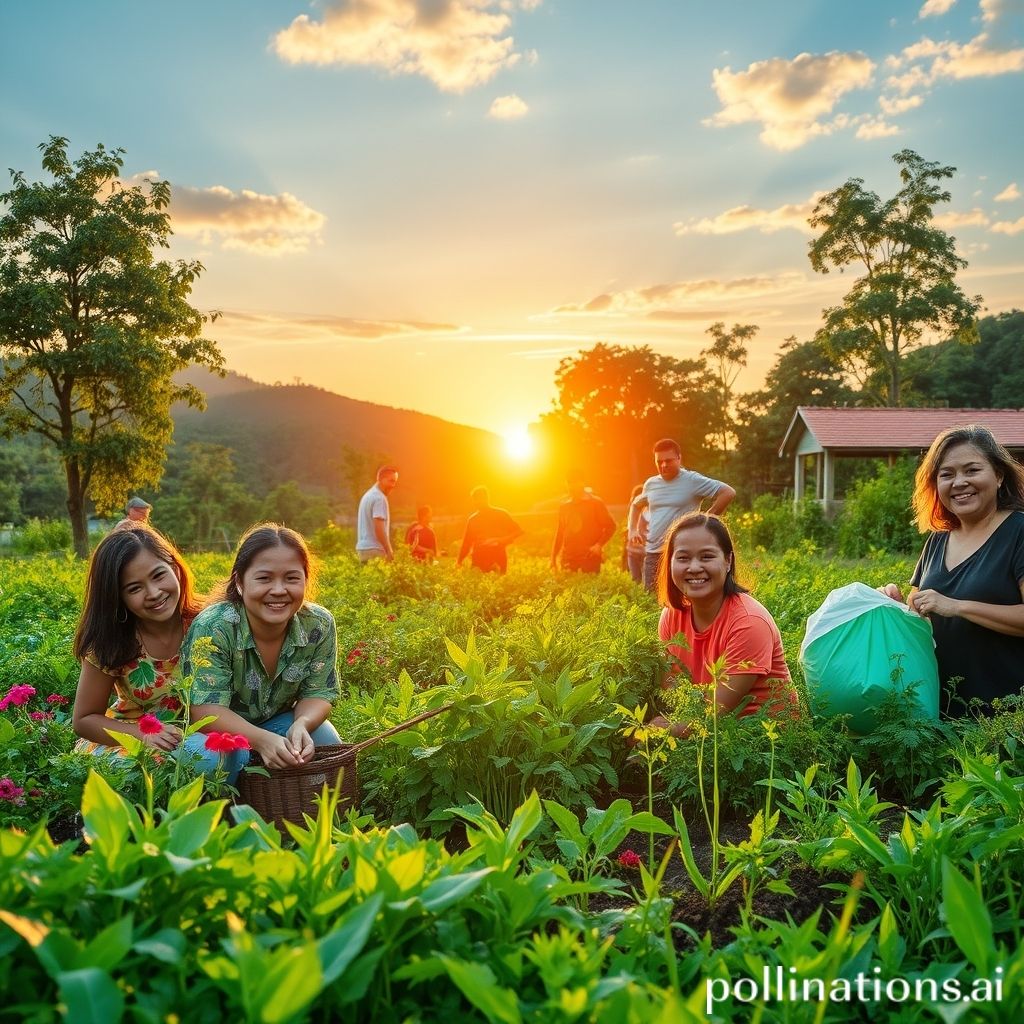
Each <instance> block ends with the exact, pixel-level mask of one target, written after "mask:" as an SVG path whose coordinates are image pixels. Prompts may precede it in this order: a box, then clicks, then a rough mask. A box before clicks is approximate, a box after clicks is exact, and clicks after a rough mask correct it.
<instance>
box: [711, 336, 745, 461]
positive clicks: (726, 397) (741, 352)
mask: <svg viewBox="0 0 1024 1024" xmlns="http://www.w3.org/2000/svg"><path fill="white" fill-rule="evenodd" d="M757 332H758V327H757V326H756V325H755V324H733V325H732V330H731V331H726V329H725V324H724V323H723V322H722V321H721V320H719V321H717V322H716V323H713V324H712V325H711V326H710V327H709V328H708V329H707V330H706V331H705V332H704V333H705V334H710V335H711V339H712V340H711V345H710V346H709V347H708V348H706V349H704V351H703V352H701V355H702V356H703V357H704V359H706V360H707V361H708V363H710V364H711V370H712V374H713V376H714V380H715V391H716V396H715V397H716V404H717V408H716V409H715V410H714V421H713V422H714V423H715V427H716V431H715V432H716V434H717V435H718V451H719V456H720V458H721V460H722V462H723V463H724V461H725V457H726V454H727V453H728V451H729V439H730V437H732V436H733V433H734V432H733V414H732V386H733V384H735V383H736V378H737V376H738V375H739V372H740V370H742V369H743V367H744V366H746V365H747V342H748V341H750V339H751V338H753V336H754V335H755V334H757Z"/></svg>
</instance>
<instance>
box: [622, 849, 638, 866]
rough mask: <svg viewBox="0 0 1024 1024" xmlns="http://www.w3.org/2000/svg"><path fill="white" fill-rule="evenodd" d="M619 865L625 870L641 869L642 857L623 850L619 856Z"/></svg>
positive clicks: (631, 851)
mask: <svg viewBox="0 0 1024 1024" xmlns="http://www.w3.org/2000/svg"><path fill="white" fill-rule="evenodd" d="M618 863H619V865H620V866H621V867H624V868H638V867H640V855H639V854H638V853H635V852H634V851H633V850H623V851H622V853H620V854H619V856H618Z"/></svg>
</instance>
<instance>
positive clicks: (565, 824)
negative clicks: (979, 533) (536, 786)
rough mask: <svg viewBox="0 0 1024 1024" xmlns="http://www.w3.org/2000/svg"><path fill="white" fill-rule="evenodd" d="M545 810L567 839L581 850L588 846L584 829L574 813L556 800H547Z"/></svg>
mask: <svg viewBox="0 0 1024 1024" xmlns="http://www.w3.org/2000/svg"><path fill="white" fill-rule="evenodd" d="M544 810H545V811H547V813H548V817H549V818H551V820H552V821H553V822H554V823H555V824H556V825H557V826H558V830H559V832H561V834H562V835H563V836H564V837H565V838H566V839H569V840H571V841H572V842H573V843H575V844H576V845H577V847H580V848H582V847H586V846H587V845H588V844H587V841H586V837H585V836H584V835H583V829H582V828H581V827H580V822H579V818H577V817H576V815H575V814H573V812H572V811H570V810H569V809H568V808H566V807H563V806H562V805H561V804H560V803H558V802H557V801H555V800H545V801H544Z"/></svg>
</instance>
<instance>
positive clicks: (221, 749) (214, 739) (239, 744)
mask: <svg viewBox="0 0 1024 1024" xmlns="http://www.w3.org/2000/svg"><path fill="white" fill-rule="evenodd" d="M206 749H207V750H209V751H210V753H212V754H230V753H231V751H233V750H248V749H249V741H248V740H247V739H246V738H245V737H244V736H239V735H236V734H234V733H230V732H208V733H207V734H206Z"/></svg>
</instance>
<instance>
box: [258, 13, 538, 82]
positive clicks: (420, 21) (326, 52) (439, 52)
mask: <svg viewBox="0 0 1024 1024" xmlns="http://www.w3.org/2000/svg"><path fill="white" fill-rule="evenodd" d="M540 2H541V0H518V2H513V0H327V2H326V3H325V4H324V5H323V16H322V20H320V21H315V20H313V19H312V18H310V17H309V16H308V15H305V14H301V15H299V16H298V17H297V18H296V19H295V20H294V21H293V22H292V23H291V24H290V25H289V26H288V27H287V28H285V29H282V30H281V31H280V32H278V33H277V35H275V36H274V38H273V40H272V42H271V47H272V49H273V50H274V51H275V52H276V53H277V54H278V56H279V57H281V58H282V59H283V60H285V61H287V62H288V63H290V64H344V65H353V66H361V67H376V68H382V69H383V70H385V71H387V72H389V73H390V74H393V75H422V76H423V77H425V78H427V79H429V80H430V81H431V82H433V83H434V84H435V85H436V86H437V87H438V88H439V89H441V90H442V91H444V92H454V93H461V92H465V91H466V90H467V89H471V88H473V87H474V86H478V85H482V84H483V83H484V82H488V81H490V79H492V78H493V77H494V76H495V75H496V74H497V73H498V72H499V71H500V70H501V69H502V68H508V67H512V66H513V65H515V64H517V63H518V62H519V61H520V60H521V58H522V54H520V53H519V52H517V51H516V49H515V40H514V39H513V37H512V36H511V35H509V34H508V32H509V28H510V27H511V23H512V18H511V14H512V12H514V11H515V10H516V9H517V8H518V9H521V10H532V9H534V8H535V7H538V6H539V4H540Z"/></svg>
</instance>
